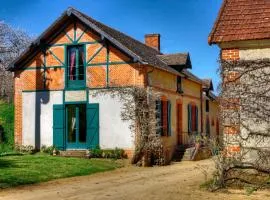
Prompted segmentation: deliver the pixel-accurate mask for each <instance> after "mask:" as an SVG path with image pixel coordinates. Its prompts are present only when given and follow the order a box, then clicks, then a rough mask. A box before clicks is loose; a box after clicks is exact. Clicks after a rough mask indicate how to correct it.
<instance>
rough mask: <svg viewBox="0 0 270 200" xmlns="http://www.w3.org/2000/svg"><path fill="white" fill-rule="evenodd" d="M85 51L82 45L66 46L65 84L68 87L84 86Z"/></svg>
mask: <svg viewBox="0 0 270 200" xmlns="http://www.w3.org/2000/svg"><path fill="white" fill-rule="evenodd" d="M84 55H85V53H84V47H83V45H76V46H68V47H67V62H68V69H67V84H68V87H71V88H74V87H84V86H85V70H84V63H85V56H84Z"/></svg>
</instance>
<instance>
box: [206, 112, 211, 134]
mask: <svg viewBox="0 0 270 200" xmlns="http://www.w3.org/2000/svg"><path fill="white" fill-rule="evenodd" d="M205 128H206V136H208V137H209V136H210V119H209V116H207V117H206V126H205Z"/></svg>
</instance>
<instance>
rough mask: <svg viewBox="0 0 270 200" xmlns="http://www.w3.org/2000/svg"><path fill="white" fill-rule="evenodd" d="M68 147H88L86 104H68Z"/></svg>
mask: <svg viewBox="0 0 270 200" xmlns="http://www.w3.org/2000/svg"><path fill="white" fill-rule="evenodd" d="M66 134H67V135H66V140H67V141H66V148H67V149H86V146H87V142H86V137H87V134H86V105H85V104H76V105H75V104H70V105H66Z"/></svg>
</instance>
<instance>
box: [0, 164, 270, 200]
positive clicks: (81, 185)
mask: <svg viewBox="0 0 270 200" xmlns="http://www.w3.org/2000/svg"><path fill="white" fill-rule="evenodd" d="M198 166H200V167H198ZM212 166H213V163H212V162H211V161H210V160H204V161H199V162H187V161H186V162H181V163H175V164H173V165H170V166H166V167H156V168H138V167H126V168H122V169H118V170H115V171H113V172H106V173H99V174H95V175H91V176H84V177H75V178H67V179H61V180H56V181H50V182H47V183H42V184H37V185H33V186H24V187H19V188H14V189H8V190H2V191H0V199H1V200H2V199H8V200H15V199H16V200H17V199H18V200H36V199H38V200H43V199H44V200H45V199H46V200H60V199H61V200H63V199H65V200H84V199H87V200H90V199H95V200H98V199H102V200H106V199H117V200H121V199H127V200H133V199H144V200H150V199H162V200H166V199H168V200H169V199H170V200H174V199H179V200H182V199H183V200H190V199H191V200H193V199H194V200H196V199H199V200H203V199H209V200H212V199H218V200H222V199H226V200H233V199H235V200H241V199H244V200H251V199H252V200H253V199H254V200H255V199H261V200H262V199H270V195H269V194H267V192H256V193H254V194H252V195H251V196H247V195H245V194H244V192H239V191H231V192H230V193H210V192H206V191H204V190H202V189H200V188H199V185H200V184H201V183H202V182H203V181H204V179H205V178H204V175H203V173H202V171H201V170H200V169H199V168H201V167H203V168H205V169H207V171H208V172H209V173H211V172H212V170H213V167H212Z"/></svg>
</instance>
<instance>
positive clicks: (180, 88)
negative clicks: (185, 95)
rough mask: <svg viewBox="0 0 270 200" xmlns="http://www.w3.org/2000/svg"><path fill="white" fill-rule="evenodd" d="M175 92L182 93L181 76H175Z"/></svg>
mask: <svg viewBox="0 0 270 200" xmlns="http://www.w3.org/2000/svg"><path fill="white" fill-rule="evenodd" d="M177 92H179V93H182V92H183V90H182V78H181V76H177Z"/></svg>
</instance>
